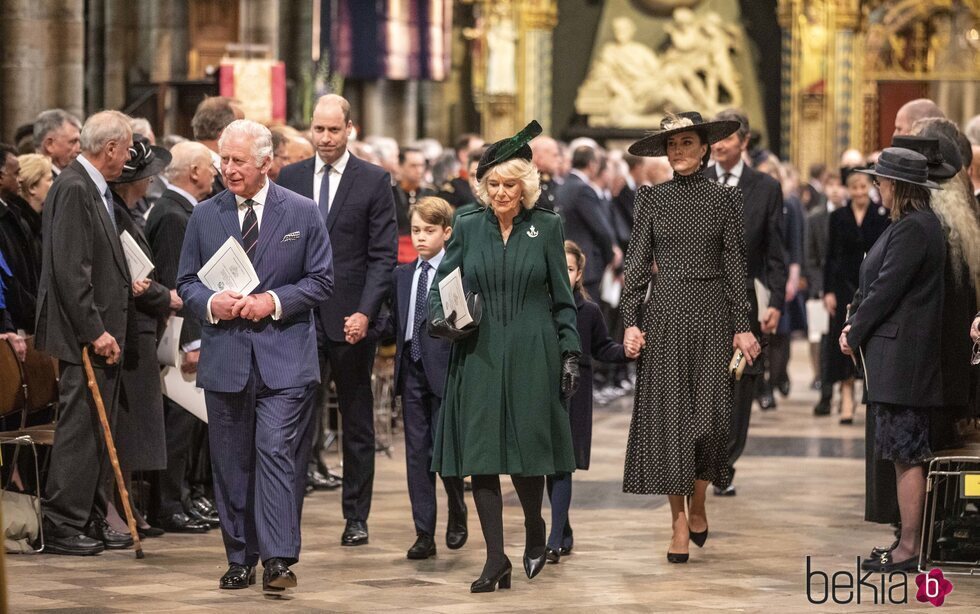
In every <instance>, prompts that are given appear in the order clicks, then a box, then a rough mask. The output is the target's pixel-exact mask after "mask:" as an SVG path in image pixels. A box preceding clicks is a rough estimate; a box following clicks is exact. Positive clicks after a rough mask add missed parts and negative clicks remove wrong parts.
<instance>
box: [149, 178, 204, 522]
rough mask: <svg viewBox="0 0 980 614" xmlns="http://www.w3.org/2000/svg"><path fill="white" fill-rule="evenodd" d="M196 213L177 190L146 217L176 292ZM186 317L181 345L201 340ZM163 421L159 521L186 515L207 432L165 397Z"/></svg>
mask: <svg viewBox="0 0 980 614" xmlns="http://www.w3.org/2000/svg"><path fill="white" fill-rule="evenodd" d="M192 213H194V205H192V204H191V202H190V201H188V200H187V199H186V198H185V197H184V196H182V195H180V194H179V193H178V192H176V191H174V190H170V189H167V190H164V192H163V194H161V195H160V198H158V199H157V202H156V204H154V205H153V208H152V209H150V214H149V215H148V216H147V218H146V228H145V231H146V238H147V240H148V241H149V242H150V247H151V248H152V250H153V264H155V265H156V267H157V268H156V272H157V275H158V276H159V279H160V283H162V284H163V285H165V286H167V287H168V288H170V289H171V290H175V289H177V268H178V266H179V264H180V248H181V246H182V245H183V244H184V232H185V231H186V230H187V222H188V221H189V220H190V219H191V214H192ZM177 315H179V316H181V317H183V318H184V325H183V327H182V328H181V329H180V343H181V345H182V346H183V345H186V344H188V343H191V342H193V341H200V339H201V322H200V321H199V320H198V319H197V317H196V316H195V315H194V314H193V313H190V311H188V310H187V308H186V307H185V308H184V309H182V310H181V311H179V312H178V313H177ZM163 407H164V421H165V424H166V435H167V468H166V469H165V470H164V471H161V472H160V474H159V481H158V493H157V497H156V499H157V500H156V505H157V509H156V510H154V512H155V513H156V515H157V516H158V517H159V518H169V517H170V516H172V515H173V514H178V513H183V512H184V505H183V503H182V500H183V499H184V496H185V493H186V492H189V489H188V488H187V487H186V482H187V477H186V474H187V464H188V461H189V459H190V452H191V448H192V446H193V444H194V442H195V441H196V440H197V439H198V437H200V438H201V440H202V441H203V440H204V438H205V437H206V433H204V431H203V430H202V429H204V428H206V427H205V426H204V424H203V423H202V422H201V421H200V420H198V419H197V418H195V417H194V416H193V415H192V414H191V413H190V412H188V411H186V410H185V409H183V408H182V407H180V406H179V405H178V404H176V403H174V402H173V401H171V400H170V399H169V398H167V397H164V399H163Z"/></svg>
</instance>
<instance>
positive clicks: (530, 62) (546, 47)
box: [514, 0, 558, 134]
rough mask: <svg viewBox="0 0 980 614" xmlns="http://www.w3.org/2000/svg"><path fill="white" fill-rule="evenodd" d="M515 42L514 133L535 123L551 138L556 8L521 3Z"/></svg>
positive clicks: (537, 1)
mask: <svg viewBox="0 0 980 614" xmlns="http://www.w3.org/2000/svg"><path fill="white" fill-rule="evenodd" d="M520 16H521V23H520V33H521V38H520V41H519V42H518V57H519V58H521V59H519V60H518V61H519V62H521V63H522V66H520V67H519V68H518V76H519V77H520V78H521V81H520V84H519V85H518V113H519V114H520V115H521V116H522V117H521V118H519V119H518V121H517V125H515V126H514V128H515V131H516V130H519V129H520V128H523V127H524V125H525V124H526V123H527V122H529V121H531V120H532V119H537V120H538V123H540V124H541V126H542V128H544V133H545V134H551V74H552V72H551V71H552V66H551V65H552V40H551V36H552V31H553V30H554V29H555V26H556V25H557V24H558V5H557V3H556V2H554V1H553V0H524V2H523V6H521V7H520Z"/></svg>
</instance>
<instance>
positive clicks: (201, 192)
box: [163, 141, 215, 200]
mask: <svg viewBox="0 0 980 614" xmlns="http://www.w3.org/2000/svg"><path fill="white" fill-rule="evenodd" d="M170 155H171V156H173V158H172V159H171V160H170V164H168V165H167V168H166V169H165V170H164V171H163V174H164V177H166V178H167V181H169V182H170V183H171V184H173V185H175V186H177V187H178V188H180V189H182V190H184V191H186V192H188V193H190V194H191V195H192V196H193V197H194V198H196V199H197V200H203V199H204V198H205V197H206V196H207V195H208V194H209V193H210V192H211V185H212V183H213V181H214V175H215V169H214V164H213V163H212V162H211V150H210V149H208V148H207V146H205V145H203V144H201V143H198V142H196V141H184V142H182V143H177V144H176V145H174V146H173V147H172V148H171V149H170Z"/></svg>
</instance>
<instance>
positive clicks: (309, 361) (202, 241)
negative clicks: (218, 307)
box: [177, 182, 333, 392]
mask: <svg viewBox="0 0 980 614" xmlns="http://www.w3.org/2000/svg"><path fill="white" fill-rule="evenodd" d="M264 207H265V209H264V211H263V213H262V223H261V225H260V226H259V241H258V245H257V246H256V248H255V259H254V262H253V265H254V266H255V272H256V273H258V276H259V279H260V280H261V282H262V283H260V284H259V287H258V288H256V289H255V290H253V293H255V294H259V293H262V292H266V291H269V290H272V291H273V292H275V293H276V296H278V297H279V302H280V304H281V305H282V317H281V318H280V319H279V320H273V319H272V318H271V317H268V318H265V319H264V320H262V321H261V322H250V321H248V320H243V319H241V318H236V319H234V320H223V321H220V322H218V323H217V324H209V323H208V321H207V320H208V318H207V304H208V299H209V298H210V297H211V295H212V294H214V292H212V291H211V290H210V289H208V288H207V287H206V286H205V285H204V284H203V283H202V282H201V280H200V279H199V278H198V276H197V272H198V271H199V270H200V268H201V267H202V266H203V265H204V263H205V262H207V261H208V259H210V258H211V256H213V255H214V253H215V252H216V251H217V250H218V248H219V247H221V245H222V244H224V242H225V241H227V240H228V237H235V238H236V239H237V240H238V241H239V242H241V240H242V231H241V226H240V225H239V221H238V206H237V203H236V202H235V195H234V194H232V193H231V192H229V191H228V190H225V191H223V192H221V193H220V194H218V195H217V196H215V197H214V198H210V199H208V200H206V201H204V202H203V203H201V204H199V205H197V206H196V207H195V208H194V213H193V214H192V215H191V219H190V221H189V222H188V224H187V231H186V233H185V234H184V247H183V249H182V250H181V254H180V268H179V271H178V277H177V291H178V293H179V294H180V297H181V299H183V301H184V306H185V308H186V309H188V310H189V311H190V312H191V313H193V314H194V316H196V317H197V318H198V319H199V320H201V322H202V325H201V358H200V363H199V364H198V368H197V385H198V386H199V387H201V388H204V389H205V390H210V391H213V392H240V391H241V390H243V389H244V388H245V385H246V384H247V383H248V379H249V374H250V373H251V369H252V355H253V354H254V355H255V362H256V364H257V365H258V368H259V372H260V373H261V375H262V379H263V381H264V382H265V383H266V385H267V386H268V387H269V388H273V389H282V388H294V387H300V386H306V385H308V384H311V383H313V382H318V381H320V367H319V362H318V359H317V347H316V333H315V330H314V324H313V309H314V308H315V307H316V306H317V305H319V304H320V303H322V302H323V301H325V300H327V298H329V297H330V293H331V292H332V291H333V258H332V256H331V249H330V239H329V237H328V236H327V229H326V228H325V227H324V225H323V220H322V219H320V215H319V213H318V211H317V208H316V203H314V202H313V201H312V200H310V199H308V198H303V197H302V196H299V195H297V194H294V193H292V192H290V191H289V190H285V189H283V188H281V187H279V186H277V185H276V184H274V183H271V182H270V185H269V194H268V197H267V199H266V203H265V205H264ZM297 232H298V233H299V238H298V239H293V240H289V241H284V240H283V239H284V238H285V236H286V235H289V234H293V233H297Z"/></svg>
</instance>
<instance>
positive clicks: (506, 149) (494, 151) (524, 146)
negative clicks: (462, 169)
mask: <svg viewBox="0 0 980 614" xmlns="http://www.w3.org/2000/svg"><path fill="white" fill-rule="evenodd" d="M539 134H541V124H539V123H538V122H537V121H535V120H533V119H532V120H531V123H530V124H528V125H526V126H524V129H523V130H521V131H520V132H518V133H517V134H515V135H514V136H512V137H510V138H507V139H503V140H500V141H497V142H496V143H494V144H493V145H491V146H490V147H487V150H486V151H484V152H483V155H482V156H481V157H480V164H479V166H477V167H476V180H477V181H480V180H481V179H483V176H484V175H486V174H487V171H489V170H490V169H491V168H493V167H494V166H497V165H498V164H500V163H501V162H506V161H507V160H513V159H514V158H520V159H522V160H527V161H528V162H530V161H531V146H530V145H528V143H529V142H530V141H531V139H533V138H534V137H536V136H538V135H539Z"/></svg>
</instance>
